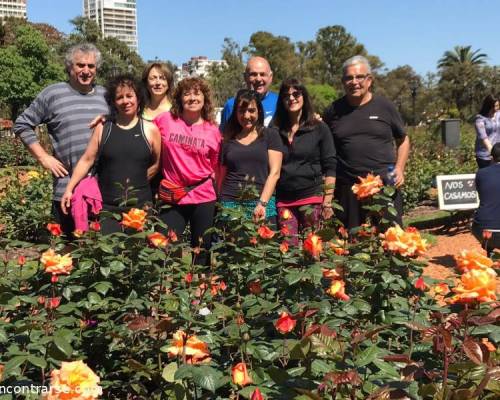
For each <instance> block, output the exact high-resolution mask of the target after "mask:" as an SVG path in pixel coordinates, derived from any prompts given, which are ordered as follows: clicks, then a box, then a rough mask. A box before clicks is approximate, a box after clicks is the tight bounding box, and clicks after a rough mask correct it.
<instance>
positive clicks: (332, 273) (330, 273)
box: [323, 268, 342, 279]
mask: <svg viewBox="0 0 500 400" xmlns="http://www.w3.org/2000/svg"><path fill="white" fill-rule="evenodd" d="M323 278H325V279H340V278H342V276H341V275H340V273H339V271H337V269H336V268H335V269H327V268H323Z"/></svg>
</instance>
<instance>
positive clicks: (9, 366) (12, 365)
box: [4, 355, 29, 375]
mask: <svg viewBox="0 0 500 400" xmlns="http://www.w3.org/2000/svg"><path fill="white" fill-rule="evenodd" d="M28 357H29V356H28V355H22V356H15V357H12V358H11V359H10V360H9V361H7V363H6V364H5V371H4V374H5V375H8V373H9V372H12V370H14V369H16V368H17V367H19V366H20V365H21V364H23V363H24V362H26V361H27V360H28Z"/></svg>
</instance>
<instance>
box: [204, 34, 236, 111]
mask: <svg viewBox="0 0 500 400" xmlns="http://www.w3.org/2000/svg"><path fill="white" fill-rule="evenodd" d="M222 59H223V60H225V61H226V65H225V66H224V65H214V66H213V67H212V68H211V69H210V71H209V76H208V81H209V83H210V85H211V86H212V89H213V92H214V100H215V104H217V105H218V106H219V107H222V106H223V105H224V103H225V102H226V100H227V99H228V98H230V97H232V96H234V95H235V94H236V92H237V91H238V90H239V89H241V88H242V87H243V85H244V81H243V72H244V70H245V66H244V64H243V56H242V50H241V49H240V46H239V45H238V43H236V42H235V41H234V40H232V39H230V38H224V44H223V45H222Z"/></svg>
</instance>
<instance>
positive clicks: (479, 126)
mask: <svg viewBox="0 0 500 400" xmlns="http://www.w3.org/2000/svg"><path fill="white" fill-rule="evenodd" d="M499 109H500V103H499V101H498V99H497V98H495V97H494V96H492V95H491V94H490V95H488V96H486V97H485V98H484V100H483V105H482V106H481V110H480V111H479V114H477V115H476V120H475V122H474V126H475V127H476V135H477V136H476V161H477V166H478V167H479V169H481V168H485V167H488V166H490V165H491V163H492V160H491V149H492V148H493V146H494V145H495V143H498V142H500V112H498V110H499Z"/></svg>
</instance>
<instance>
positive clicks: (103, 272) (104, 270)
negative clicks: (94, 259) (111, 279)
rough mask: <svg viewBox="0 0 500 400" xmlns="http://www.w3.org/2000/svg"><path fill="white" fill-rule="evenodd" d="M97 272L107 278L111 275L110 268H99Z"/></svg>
mask: <svg viewBox="0 0 500 400" xmlns="http://www.w3.org/2000/svg"><path fill="white" fill-rule="evenodd" d="M99 271H100V272H101V275H102V276H104V277H105V278H107V277H108V276H109V274H110V273H111V268H110V267H100V268H99Z"/></svg>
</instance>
